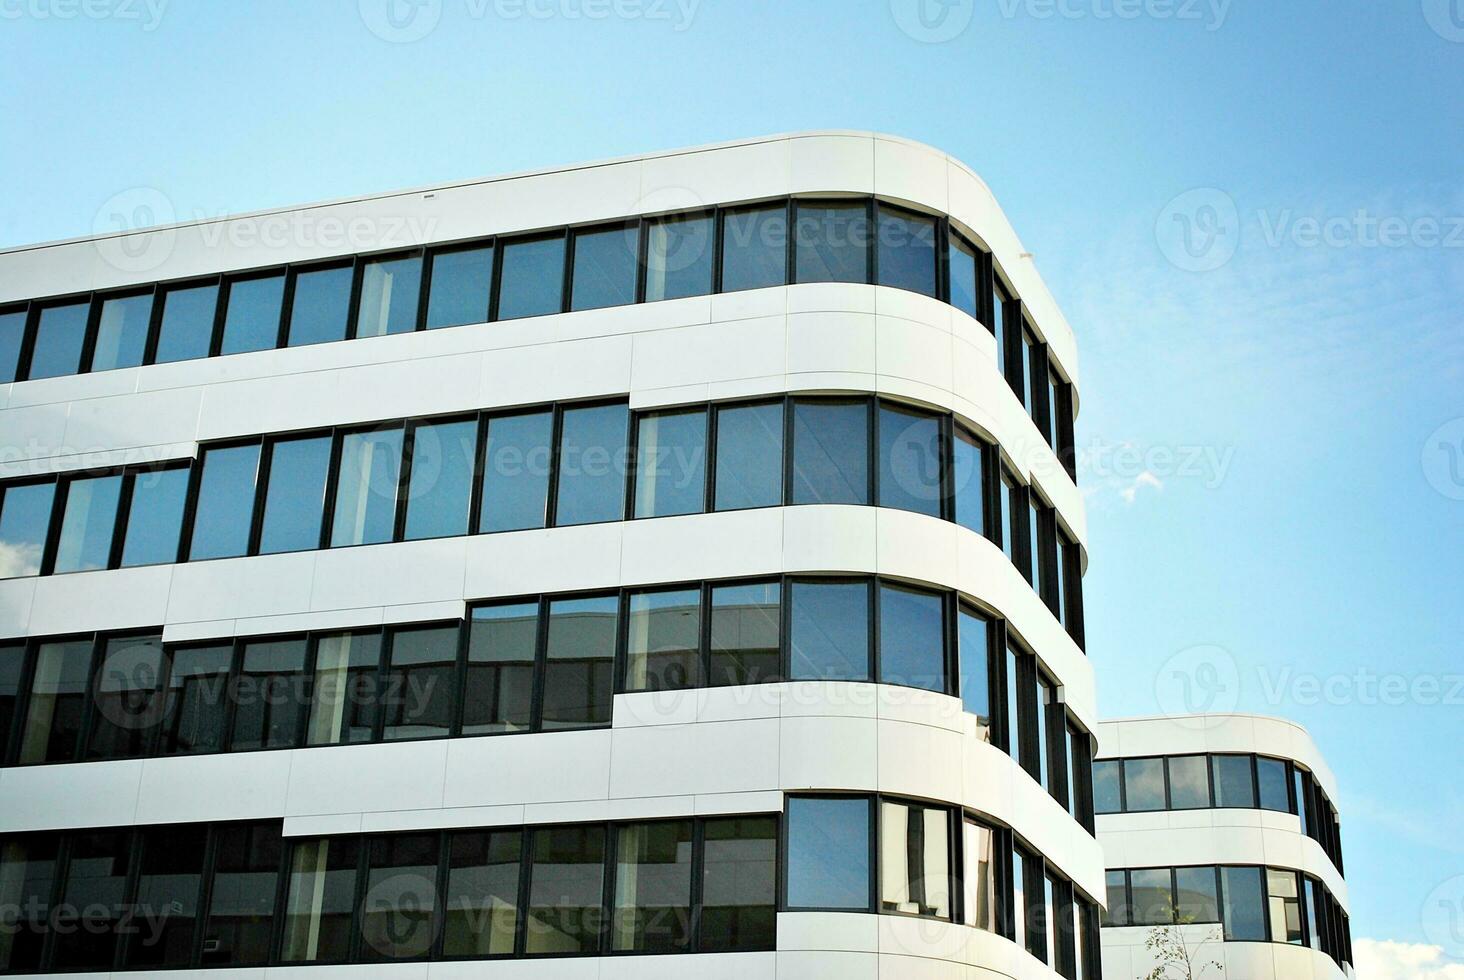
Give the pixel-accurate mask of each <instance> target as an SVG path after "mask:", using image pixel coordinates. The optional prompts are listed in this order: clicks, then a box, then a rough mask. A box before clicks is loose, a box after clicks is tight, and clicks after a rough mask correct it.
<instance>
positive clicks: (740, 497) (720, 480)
mask: <svg viewBox="0 0 1464 980" xmlns="http://www.w3.org/2000/svg"><path fill="white" fill-rule="evenodd" d="M716 413H717V473H716V481H717V485H716V508H717V510H740V509H742V508H746V507H776V506H778V505H779V504H781V503H782V502H783V403H782V402H767V403H765V404H759V405H728V406H724V407H721V408H718V409H716Z"/></svg>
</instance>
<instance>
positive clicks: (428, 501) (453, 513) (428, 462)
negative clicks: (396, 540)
mask: <svg viewBox="0 0 1464 980" xmlns="http://www.w3.org/2000/svg"><path fill="white" fill-rule="evenodd" d="M477 451H478V423H477V421H476V420H474V421H468V422H443V423H439V424H437V425H419V426H417V428H416V430H415V431H414V432H413V434H412V475H411V479H410V481H409V482H408V484H407V531H406V537H407V539H408V540H413V539H416V538H441V537H448V536H451V535H455V534H467V533H468V504H469V500H470V498H471V497H472V493H473V457H474V455H475V454H476V453H477Z"/></svg>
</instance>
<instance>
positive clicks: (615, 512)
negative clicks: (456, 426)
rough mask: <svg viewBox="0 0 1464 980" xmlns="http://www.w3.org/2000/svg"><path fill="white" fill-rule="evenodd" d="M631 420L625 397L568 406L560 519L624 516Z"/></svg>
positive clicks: (562, 447) (557, 500)
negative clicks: (613, 401) (609, 402)
mask: <svg viewBox="0 0 1464 980" xmlns="http://www.w3.org/2000/svg"><path fill="white" fill-rule="evenodd" d="M628 421H629V412H628V410H627V408H626V406H625V405H624V404H623V403H621V404H613V405H594V406H590V407H586V408H570V409H565V411H564V414H563V418H562V422H561V424H560V430H561V431H560V439H559V458H558V466H559V474H558V477H559V479H558V485H559V492H558V495H557V496H556V498H555V511H554V522H555V523H556V524H558V525H559V526H561V527H563V526H565V525H569V524H594V523H597V522H600V521H618V520H620V519H621V518H622V517H624V516H625V465H626V446H625V439H626V428H627V423H628ZM490 431H491V430H490Z"/></svg>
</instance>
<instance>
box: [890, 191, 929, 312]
mask: <svg viewBox="0 0 1464 980" xmlns="http://www.w3.org/2000/svg"><path fill="white" fill-rule="evenodd" d="M879 283H880V285H881V286H896V287H898V288H900V289H912V290H914V291H915V292H917V293H924V294H925V295H926V296H934V295H935V219H934V218H928V217H926V216H925V215H921V214H914V213H912V212H908V211H898V210H895V209H893V208H889V207H885V206H883V205H881V206H880V209H879Z"/></svg>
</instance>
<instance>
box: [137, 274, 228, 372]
mask: <svg viewBox="0 0 1464 980" xmlns="http://www.w3.org/2000/svg"><path fill="white" fill-rule="evenodd" d="M162 302H163V318H162V325H161V327H159V329H158V349H157V351H156V352H155V353H154V355H153V362H154V363H156V364H164V363H167V362H169V361H186V360H189V359H191V358H195V357H207V356H208V349H209V345H210V344H211V343H212V342H213V328H214V312H215V310H217V309H218V305H219V287H218V286H216V285H214V284H212V283H210V284H209V285H207V286H188V287H185V288H182V289H169V290H166V291H165V292H164V293H163V300H162Z"/></svg>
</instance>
